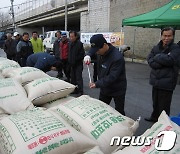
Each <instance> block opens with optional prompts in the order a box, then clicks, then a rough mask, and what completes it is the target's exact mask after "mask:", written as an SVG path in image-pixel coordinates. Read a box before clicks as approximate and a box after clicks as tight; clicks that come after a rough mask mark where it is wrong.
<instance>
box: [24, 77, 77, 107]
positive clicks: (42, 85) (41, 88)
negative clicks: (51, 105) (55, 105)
mask: <svg viewBox="0 0 180 154" xmlns="http://www.w3.org/2000/svg"><path fill="white" fill-rule="evenodd" d="M24 88H25V90H26V92H27V95H28V99H29V100H30V101H31V102H32V103H33V104H34V105H42V104H46V103H48V102H51V101H53V100H57V99H60V98H63V97H66V96H68V95H69V94H70V93H72V92H73V91H74V89H75V86H74V85H72V84H70V83H68V82H65V81H63V80H60V79H58V78H54V77H44V78H40V79H36V80H34V81H32V82H30V83H28V84H27V85H25V86H24Z"/></svg>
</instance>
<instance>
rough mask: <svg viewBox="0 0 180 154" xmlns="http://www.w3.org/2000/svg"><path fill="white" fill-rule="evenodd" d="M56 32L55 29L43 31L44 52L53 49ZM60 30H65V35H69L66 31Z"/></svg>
mask: <svg viewBox="0 0 180 154" xmlns="http://www.w3.org/2000/svg"><path fill="white" fill-rule="evenodd" d="M56 32H57V30H55V31H48V32H46V33H45V38H44V40H43V45H44V48H45V50H46V52H52V51H53V44H54V42H55V40H56V39H57V37H56ZM61 32H65V33H66V34H67V37H69V32H68V31H61Z"/></svg>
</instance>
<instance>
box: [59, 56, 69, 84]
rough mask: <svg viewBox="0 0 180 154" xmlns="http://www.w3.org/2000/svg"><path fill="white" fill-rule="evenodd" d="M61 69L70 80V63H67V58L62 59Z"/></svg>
mask: <svg viewBox="0 0 180 154" xmlns="http://www.w3.org/2000/svg"><path fill="white" fill-rule="evenodd" d="M61 61H62V69H63V71H64V74H65V75H66V77H67V79H68V80H70V70H71V69H70V65H69V63H68V60H67V59H62V60H61Z"/></svg>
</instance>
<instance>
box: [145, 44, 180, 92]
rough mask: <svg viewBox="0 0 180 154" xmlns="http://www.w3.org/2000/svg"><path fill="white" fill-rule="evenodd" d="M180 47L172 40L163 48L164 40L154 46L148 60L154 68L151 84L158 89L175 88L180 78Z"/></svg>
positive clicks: (151, 74)
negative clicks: (179, 64) (179, 74)
mask: <svg viewBox="0 0 180 154" xmlns="http://www.w3.org/2000/svg"><path fill="white" fill-rule="evenodd" d="M179 56H180V48H179V47H178V45H177V44H175V43H173V42H171V43H170V44H169V45H168V46H166V48H163V46H162V41H160V42H159V43H158V44H157V45H156V46H154V47H153V49H152V51H151V53H150V54H149V56H148V58H147V61H148V64H149V66H150V67H151V68H152V70H151V73H150V84H151V85H152V86H154V87H156V88H158V89H164V90H171V91H172V90H174V89H175V87H176V83H177V78H178V71H179V68H178V59H179Z"/></svg>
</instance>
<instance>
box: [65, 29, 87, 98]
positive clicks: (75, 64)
mask: <svg viewBox="0 0 180 154" xmlns="http://www.w3.org/2000/svg"><path fill="white" fill-rule="evenodd" d="M69 37H70V43H69V52H68V63H69V65H70V67H71V68H70V69H71V83H72V84H74V85H77V86H78V87H77V88H76V89H75V91H74V93H75V94H79V95H82V94H83V78H82V71H83V58H84V55H85V51H84V47H83V43H82V42H81V41H79V39H78V33H77V32H76V31H70V32H69Z"/></svg>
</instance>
